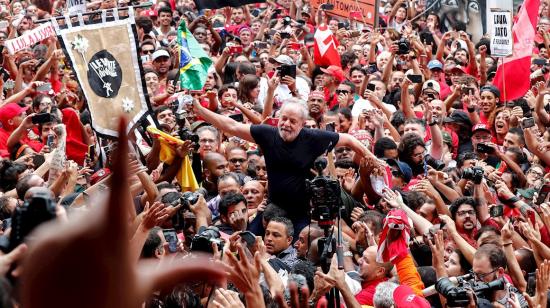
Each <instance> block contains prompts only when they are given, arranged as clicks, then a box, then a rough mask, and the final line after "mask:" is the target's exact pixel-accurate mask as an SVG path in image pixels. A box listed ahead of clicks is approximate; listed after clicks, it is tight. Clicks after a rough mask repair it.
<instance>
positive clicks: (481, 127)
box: [472, 123, 491, 134]
mask: <svg viewBox="0 0 550 308" xmlns="http://www.w3.org/2000/svg"><path fill="white" fill-rule="evenodd" d="M480 130H484V131H486V132H488V133H491V130H490V129H489V127H488V126H487V124H483V123H478V124H476V125H474V128H472V134H473V133H475V132H478V131H480Z"/></svg>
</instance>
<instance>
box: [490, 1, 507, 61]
mask: <svg viewBox="0 0 550 308" xmlns="http://www.w3.org/2000/svg"><path fill="white" fill-rule="evenodd" d="M489 16H490V24H491V26H490V30H491V31H490V32H489V33H490V35H491V36H490V37H491V44H490V46H491V56H493V57H507V56H510V55H511V54H512V51H513V39H512V12H511V11H508V10H501V9H491V11H490V13H489Z"/></svg>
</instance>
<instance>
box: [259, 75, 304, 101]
mask: <svg viewBox="0 0 550 308" xmlns="http://www.w3.org/2000/svg"><path fill="white" fill-rule="evenodd" d="M267 88H268V85H267V78H265V77H262V78H260V94H259V95H258V102H259V103H260V104H263V103H264V102H265V98H266V95H267ZM296 90H297V91H298V98H300V99H302V100H304V101H307V98H308V96H309V85H308V83H307V81H305V80H304V79H303V78H302V77H300V76H297V77H296ZM275 95H276V96H277V100H278V101H283V100H285V99H287V98H291V97H292V94H291V93H290V89H289V88H288V86H287V85H286V84H282V83H279V86H278V87H277V89H275Z"/></svg>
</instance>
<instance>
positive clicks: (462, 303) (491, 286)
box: [435, 273, 505, 307]
mask: <svg viewBox="0 0 550 308" xmlns="http://www.w3.org/2000/svg"><path fill="white" fill-rule="evenodd" d="M457 281H458V284H457V285H455V284H454V283H453V282H452V281H451V280H450V279H449V278H448V277H443V278H441V279H439V280H438V281H437V283H436V284H435V289H436V290H437V292H439V293H440V294H441V295H443V297H445V298H446V299H447V304H448V306H450V307H466V306H468V303H469V302H470V298H469V297H468V292H467V291H468V290H470V289H471V290H472V291H473V292H474V293H475V295H476V296H477V298H484V299H490V293H491V292H492V291H494V290H504V286H505V282H504V279H502V278H499V279H497V280H493V281H491V282H481V281H474V280H473V274H472V273H469V274H466V275H464V276H459V277H457Z"/></svg>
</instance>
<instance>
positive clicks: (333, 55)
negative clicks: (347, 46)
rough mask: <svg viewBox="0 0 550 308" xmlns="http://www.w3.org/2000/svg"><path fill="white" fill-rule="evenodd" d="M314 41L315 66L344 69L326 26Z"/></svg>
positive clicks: (316, 33) (336, 44) (333, 40)
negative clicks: (333, 66)
mask: <svg viewBox="0 0 550 308" xmlns="http://www.w3.org/2000/svg"><path fill="white" fill-rule="evenodd" d="M539 1H540V0H539ZM314 39H315V40H314V43H313V59H314V62H315V64H317V65H319V66H331V65H336V66H339V67H342V64H341V63H340V54H339V53H338V50H337V49H336V47H338V41H337V40H336V39H335V38H334V35H333V34H332V31H330V30H329V29H328V27H327V26H326V25H321V26H319V28H318V29H317V31H315V35H314Z"/></svg>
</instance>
